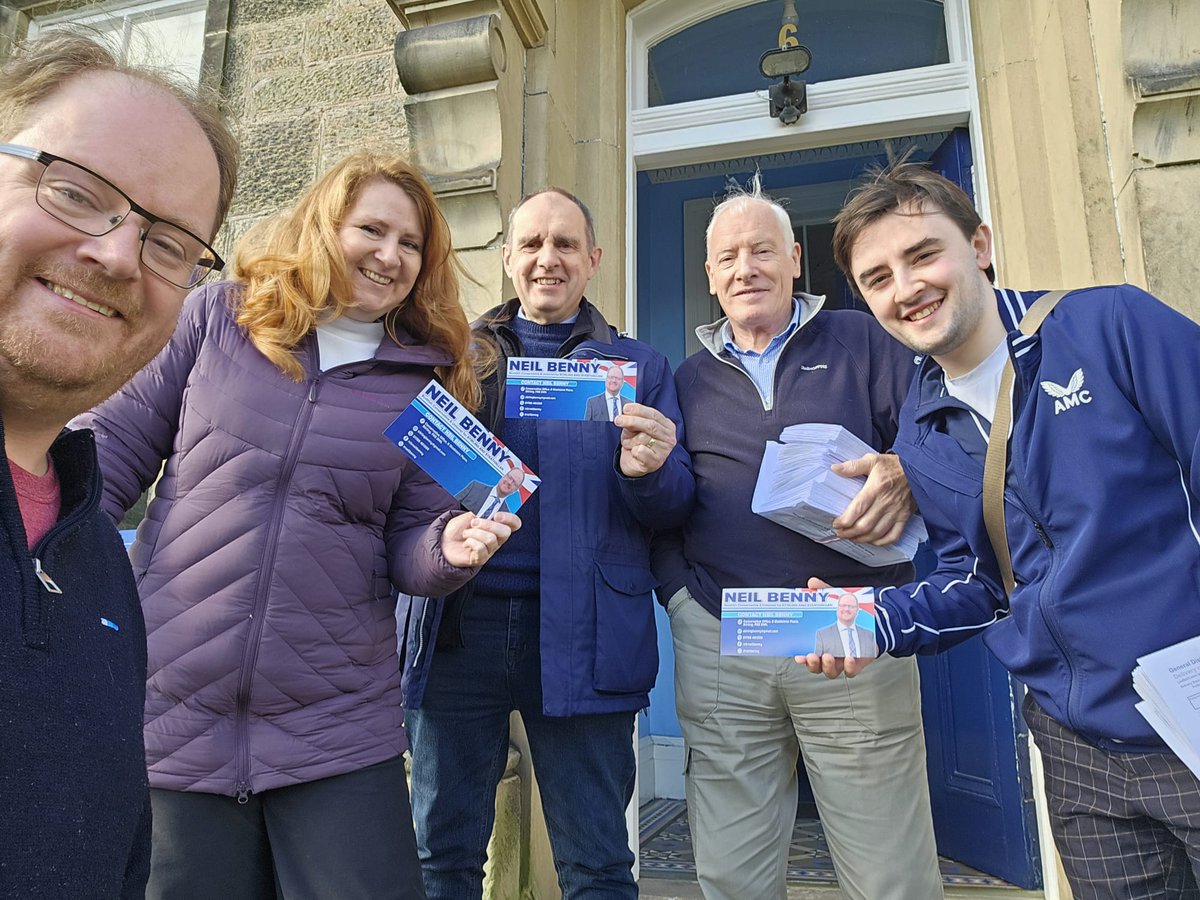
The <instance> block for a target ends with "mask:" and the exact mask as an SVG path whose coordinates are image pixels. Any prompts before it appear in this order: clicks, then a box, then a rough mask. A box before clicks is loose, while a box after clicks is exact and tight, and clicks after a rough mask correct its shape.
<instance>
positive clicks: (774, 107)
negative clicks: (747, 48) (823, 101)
mask: <svg viewBox="0 0 1200 900" xmlns="http://www.w3.org/2000/svg"><path fill="white" fill-rule="evenodd" d="M799 30H800V17H799V16H798V15H797V14H796V0H784V2H783V21H782V22H781V23H780V25H779V48H778V49H776V50H768V51H767V52H766V53H764V54H763V55H762V56H761V57H760V58H759V60H758V71H760V72H762V74H763V78H770V79H772V80H774V79H776V78H782V79H783V83H782V84H773V85H771V90H770V92H769V96H770V100H771V118H772V119H778V120H779V121H780V122H782V123H783V124H784V125H794V124H796V123H797V122H799V121H800V116H802V115H803V114H804V113H806V112H808V88H807V86H806V85H805V83H804V82H803V81H797V82H794V83H793V82H792V80H791V79H792V77H793V76H796V75H801V74H803V73H804V72H806V71H808V67H809V66H811V65H812V53H811V52H809V49H808V48H807V47H805V46H803V45H802V44H801V43H800V39H799V38H798V37H797V36H796V35H797V33H798V32H799Z"/></svg>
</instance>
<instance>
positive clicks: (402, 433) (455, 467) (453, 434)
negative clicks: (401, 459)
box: [383, 381, 542, 519]
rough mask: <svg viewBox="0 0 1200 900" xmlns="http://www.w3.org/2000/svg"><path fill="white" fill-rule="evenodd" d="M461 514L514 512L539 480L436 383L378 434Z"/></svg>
mask: <svg viewBox="0 0 1200 900" xmlns="http://www.w3.org/2000/svg"><path fill="white" fill-rule="evenodd" d="M383 433H384V434H385V435H386V436H387V438H388V440H390V441H391V442H392V443H393V444H395V445H396V446H397V447H399V448H400V449H401V450H403V451H404V452H405V453H406V454H408V455H409V456H410V457H411V458H412V460H413V461H414V462H415V463H416V464H417V465H418V466H420V467H421V468H422V469H424V470H425V471H426V472H428V473H429V475H430V477H431V478H433V480H434V481H436V482H437V483H438V484H440V485H441V486H442V487H444V488H445V489H446V490H447V491H449V492H450V493H451V494H453V495H454V499H455V500H457V501H458V502H459V503H461V504H462V505H463V507H464V508H466V509H469V510H470V511H471V512H473V513H475V514H476V515H478V516H480V517H481V518H484V519H490V518H492V517H493V516H494V515H495V514H496V513H497V512H500V511H501V510H507V511H508V512H514V513H515V512H516V511H517V510H518V509H520V508H521V504H522V503H524V502H525V501H526V500H528V499H529V497H530V496H531V495H532V494H533V492H534V491H536V490H537V489H538V485H539V484H541V483H542V482H541V479H540V478H538V477H537V476H536V475H534V474H533V472H532V471H530V469H529V467H528V466H526V465H525V464H524V463H522V462H521V460H520V459H518V458H517V456H516V454H514V453H513V452H512V451H511V450H509V449H508V448H507V447H506V446H504V442H503V441H501V440H500V438H498V437H496V436H495V435H494V434H492V433H491V432H490V431H488V430H487V428H485V427H484V426H483V425H482V424H481V423H480V421H479V420H478V419H476V418H475V417H474V416H473V415H471V413H470V412H468V411H467V410H466V409H465V408H464V407H463V406H462V404H461V403H459V402H458V401H457V400H455V399H454V397H452V396H451V395H450V394H449V392H447V391H446V390H445V388H443V387H442V386H441V385H439V384H438V383H437V382H436V381H431V382H429V384H427V385H425V387H423V388H422V389H421V392H420V393H419V394H417V396H416V397H414V398H413V401H412V403H410V404H409V405H408V407H407V408H406V409H405V410H404V412H402V413H400V415H399V416H397V417H396V420H395V421H394V422H392V424H391V425H389V426H388V427H387V428H386V429H384V432H383Z"/></svg>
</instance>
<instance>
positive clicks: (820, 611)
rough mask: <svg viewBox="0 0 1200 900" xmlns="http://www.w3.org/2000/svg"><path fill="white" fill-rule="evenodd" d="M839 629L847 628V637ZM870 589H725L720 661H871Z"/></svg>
mask: <svg viewBox="0 0 1200 900" xmlns="http://www.w3.org/2000/svg"><path fill="white" fill-rule="evenodd" d="M839 621H840V623H841V624H842V625H846V626H850V625H851V623H853V625H852V633H851V634H846V633H845V631H844V629H841V628H839ZM876 646H877V645H876V643H875V589H874V588H869V587H865V588H824V589H822V590H816V591H810V590H806V589H802V588H726V589H725V590H724V591H722V592H721V655H722V656H803V655H804V654H807V653H813V652H816V653H829V654H832V655H833V656H840V657H845V656H847V655H848V654H849V655H853V656H869V657H873V656H875V655H876V653H877V650H876Z"/></svg>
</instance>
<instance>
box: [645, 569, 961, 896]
mask: <svg viewBox="0 0 1200 900" xmlns="http://www.w3.org/2000/svg"><path fill="white" fill-rule="evenodd" d="M667 613H668V615H669V617H670V619H671V635H672V640H673V642H674V645H675V703H676V710H677V712H678V715H679V723H680V727H681V728H682V730H683V737H684V742H685V744H686V749H687V763H686V773H685V783H686V790H687V802H688V822H689V825H690V827H691V831H692V841H693V848H694V850H695V856H696V874H697V876H698V880H699V882H700V886H701V889H702V890H703V892H704V896H705V898H706V900H747V898H755V900H784V898H786V895H787V890H786V882H785V875H786V868H787V854H788V846H789V844H790V842H791V835H792V826H793V824H794V822H795V817H796V782H797V779H796V756H797V753H801V754H803V756H804V765H805V768H806V769H807V770H808V777H809V780H810V782H811V783H812V789H813V796H814V798H815V800H816V803H817V808H818V810H819V811H820V815H821V824H822V826H823V828H824V830H825V837H826V840H827V842H828V845H829V852H830V855H831V856H832V858H833V864H834V868H835V870H836V872H837V877H838V884H839V886H840V888H841V891H842V893H843V894H844V895H845V897H846V898H847V900H934V898H939V897H941V896H942V884H941V878H940V876H939V873H938V865H937V851H936V846H935V843H934V837H933V820H932V816H931V814H930V808H929V787H928V782H927V781H926V774H925V737H924V732H923V730H922V727H921V705H920V691H919V688H918V680H917V667H916V663H915V661H914V660H912V659H893V658H891V657H884V658H881V659H879V660H877V661H876V662H874V663H872V664H871V666H870V667H869V668H867V669H866V670H865V671H864V672H863V673H862V674H861V675H859V676H858V677H856V678H854V679H847V678H839V679H837V680H836V681H830V680H828V679H826V678H825V677H823V676H821V675H813V674H810V673H809V672H808V670H807V669H805V668H804V667H803V666H799V665H797V664H796V663H795V662H794V661H793V660H792V659H791V658H786V659H780V658H741V657H730V656H724V657H723V656H721V655H720V622H719V621H718V620H717V619H716V618H715V617H714V616H713V615H712V614H711V613H709V612H708V611H707V610H705V609H704V607H702V606H701V605H700V604H699V603H698V602H697V601H696V600H695V599H694V598H693V597H692V596H691V594H689V593H688V591H687V590H686V589H684V590H681V591H679V592H678V593H677V594H675V596H673V597H672V598H671V600H670V602H669V603H668V605H667Z"/></svg>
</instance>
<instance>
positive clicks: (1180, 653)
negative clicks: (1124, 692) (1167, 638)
mask: <svg viewBox="0 0 1200 900" xmlns="http://www.w3.org/2000/svg"><path fill="white" fill-rule="evenodd" d="M1133 689H1134V690H1135V691H1137V693H1138V696H1139V697H1141V698H1142V702H1141V703H1138V704H1137V706H1136V707H1135V708H1136V709H1137V711H1138V712H1140V713H1141V714H1142V717H1143V718H1144V719H1145V720H1146V721H1147V722H1149V723H1150V726H1151V727H1152V728H1153V729H1154V730H1155V731H1157V732H1158V734H1159V737H1161V738H1162V739H1163V741H1164V742H1165V743H1166V745H1167V746H1168V747H1170V748H1171V749H1172V750H1174V751H1175V755H1176V756H1178V757H1179V758H1180V759H1181V760H1182V761H1183V762H1184V764H1185V765H1186V766H1187V767H1188V768H1189V769H1191V770H1192V774H1194V775H1196V776H1197V777H1200V637H1194V638H1190V639H1189V640H1186V641H1181V642H1180V643H1178V644H1172V645H1171V646H1170V647H1165V648H1163V649H1162V650H1157V651H1155V652H1154V653H1148V654H1146V655H1145V656H1139V657H1138V664H1137V668H1135V669H1134V670H1133Z"/></svg>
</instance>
